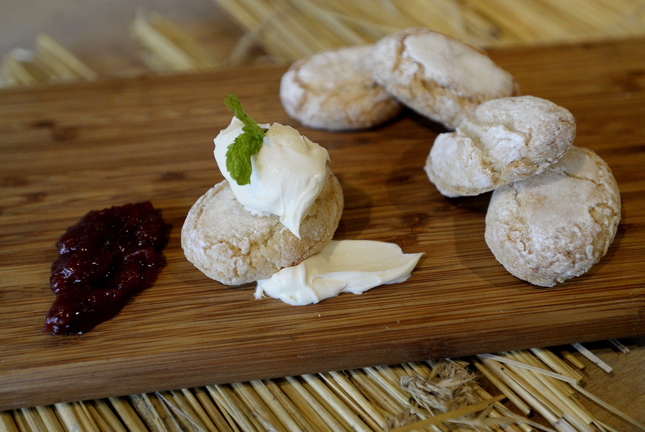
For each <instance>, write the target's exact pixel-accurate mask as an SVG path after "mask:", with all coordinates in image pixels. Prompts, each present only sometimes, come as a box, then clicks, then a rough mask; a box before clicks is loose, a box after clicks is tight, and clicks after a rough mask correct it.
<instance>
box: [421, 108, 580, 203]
mask: <svg viewBox="0 0 645 432" xmlns="http://www.w3.org/2000/svg"><path fill="white" fill-rule="evenodd" d="M575 133H576V124H575V118H574V117H573V115H572V114H571V112H569V111H568V110H567V109H565V108H563V107H560V106H558V105H556V104H555V103H553V102H551V101H548V100H546V99H541V98H537V97H534V96H516V97H507V98H500V99H494V100H491V101H487V102H484V103H482V104H481V105H479V106H478V107H477V109H476V110H475V111H474V113H473V115H472V116H470V117H468V118H466V119H464V121H463V122H462V123H461V124H460V125H459V126H458V127H457V129H456V130H455V131H454V132H451V133H442V134H439V135H438V136H437V138H436V139H435V142H434V144H433V146H432V149H431V150H430V153H429V155H428V158H427V160H426V165H425V171H426V173H427V174H428V178H429V179H430V181H431V182H432V183H433V184H434V185H435V186H436V187H437V189H438V190H439V191H440V192H441V193H442V194H443V195H445V196H449V197H455V196H465V195H479V194H481V193H484V192H488V191H491V190H493V189H496V188H498V187H501V186H504V185H506V184H509V183H511V182H515V181H518V180H522V179H524V178H527V177H529V176H531V175H535V174H539V173H540V172H542V171H544V169H546V167H548V166H549V165H551V164H553V163H555V162H556V161H557V160H558V159H559V158H560V157H562V155H563V154H564V153H565V152H566V151H567V150H568V149H569V148H570V147H571V145H572V143H573V140H574V138H575Z"/></svg>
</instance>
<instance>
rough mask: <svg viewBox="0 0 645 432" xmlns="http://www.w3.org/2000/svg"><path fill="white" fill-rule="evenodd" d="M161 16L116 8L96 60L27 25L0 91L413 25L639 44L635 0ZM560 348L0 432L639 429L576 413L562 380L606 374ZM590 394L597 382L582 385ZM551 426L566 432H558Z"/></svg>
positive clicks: (254, 2) (291, 52)
mask: <svg viewBox="0 0 645 432" xmlns="http://www.w3.org/2000/svg"><path fill="white" fill-rule="evenodd" d="M146 6H147V7H148V8H149V7H150V6H151V5H150V4H147V5H146ZM209 6H210V9H209ZM116 7H118V6H115V8H116ZM164 7H165V9H164V13H165V15H167V16H163V15H158V14H155V13H154V12H149V11H148V12H146V13H142V12H141V11H138V12H137V13H134V12H133V11H132V10H130V9H127V10H126V12H125V14H126V15H127V14H129V15H128V16H127V17H126V18H125V19H126V21H128V23H127V25H128V30H129V31H127V32H123V31H118V33H119V34H124V33H125V34H127V38H128V42H127V43H125V42H124V43H123V44H121V45H119V44H117V46H118V47H122V48H123V49H121V50H119V49H116V50H115V51H110V50H104V52H109V56H108V58H107V59H106V58H105V57H103V58H98V57H96V56H92V55H91V54H90V53H89V51H88V50H87V49H85V48H84V47H83V46H82V45H78V44H76V43H75V41H77V40H78V38H70V37H67V36H64V35H66V34H67V33H64V34H63V33H61V35H63V36H61V37H57V33H56V31H57V28H56V27H52V26H51V25H50V26H49V27H47V29H48V30H51V31H50V32H49V33H50V35H53V39H52V38H49V37H47V36H45V35H42V36H41V37H40V38H36V34H38V33H41V31H42V28H41V27H39V26H38V25H33V26H31V27H30V26H28V25H27V26H24V28H25V30H24V31H25V33H29V32H31V34H28V35H27V37H26V38H23V39H22V41H25V40H26V41H29V40H35V42H34V47H33V50H31V48H30V47H27V48H28V49H27V51H23V52H22V54H20V53H18V54H16V52H15V51H13V50H10V49H8V48H7V47H3V52H1V53H0V54H2V55H3V60H2V65H1V68H0V83H2V84H3V85H5V86H17V85H30V84H41V83H46V82H56V81H61V80H66V81H69V80H91V79H96V78H97V77H100V76H103V75H123V76H131V75H133V74H135V75H136V74H138V73H150V72H157V73H173V72H185V71H190V70H197V69H204V68H219V67H231V66H243V65H249V64H254V63H258V62H263V63H264V62H273V63H288V62H291V61H293V60H295V59H297V58H299V57H302V56H306V55H309V54H312V53H315V52H318V51H322V50H325V49H330V48H334V47H338V46H344V45H350V44H357V43H369V42H373V41H375V40H377V39H378V38H380V37H382V36H383V35H385V34H388V33H391V32H393V31H396V30H398V29H402V28H406V27H411V26H418V25H420V26H426V27H429V28H432V29H434V30H437V31H441V32H444V33H447V34H449V35H452V36H455V37H457V38H460V39H462V40H464V41H466V42H469V43H472V44H474V45H478V46H481V47H484V48H487V47H502V46H517V45H530V44H554V43H570V42H580V41H594V40H605V39H616V38H624V37H634V36H642V35H645V1H643V0H588V1H587V0H566V1H560V0H534V1H531V0H523V1H510V0H498V1H495V2H488V1H484V0H461V1H457V0H400V1H395V0H390V1H388V0H370V1H361V2H358V1H357V2H347V1H343V0H331V1H315V0H284V1H269V0H237V1H236V0H214V1H212V2H209V5H208V6H205V5H204V4H201V5H200V6H199V7H194V8H193V9H192V11H193V12H194V13H195V14H194V16H193V17H190V16H189V15H186V14H179V13H178V14H176V16H177V17H178V20H177V22H173V20H172V18H173V16H174V14H173V10H172V7H168V5H167V4H164ZM175 7H176V5H175ZM200 8H201V9H200ZM206 9H208V10H209V11H210V10H211V9H212V11H210V12H209V13H208V14H205V13H203V12H202V11H203V10H206ZM168 16H169V17H170V19H169V18H168ZM198 16H199V17H198ZM204 17H207V18H204ZM209 19H210V21H208V20H209ZM114 22H115V23H117V22H118V20H115V21H114ZM193 24H194V25H193ZM6 39H7V40H8V38H6ZM54 39H56V41H57V42H56V41H54ZM16 40H19V39H16ZM132 46H134V47H135V49H132ZM75 48H78V49H75ZM26 54H29V55H26ZM52 56H54V57H56V58H57V59H58V60H60V59H63V63H66V65H67V68H65V67H61V68H59V69H57V70H56V71H54V70H52V68H51V67H48V65H47V61H48V59H51V57H52ZM629 343H630V344H631V348H633V347H634V346H635V347H637V348H640V345H642V341H636V342H634V341H629ZM595 348H597V349H598V350H599V351H600V352H601V353H603V355H609V356H610V357H611V358H612V359H613V360H615V359H618V358H619V357H618V356H624V355H627V352H628V350H629V349H628V348H627V347H625V346H624V345H622V344H620V343H618V342H616V341H615V342H612V343H610V342H606V343H603V344H597V345H596V346H595ZM569 351H571V347H568V349H565V348H562V347H558V348H551V349H543V350H538V349H536V350H530V351H522V352H515V353H500V355H499V357H496V358H490V357H478V358H471V359H462V360H463V361H464V362H465V363H464V366H465V367H466V368H467V369H468V370H471V371H477V372H478V374H477V383H474V382H471V381H468V382H466V383H465V384H464V383H460V384H459V385H457V386H456V387H454V388H452V387H450V384H451V383H450V381H451V380H454V378H455V375H454V371H453V374H452V375H450V376H443V375H442V374H441V373H440V372H441V370H440V368H441V367H442V366H445V365H446V364H451V363H452V362H451V361H439V362H436V361H431V360H429V361H428V362H427V363H415V364H403V365H396V366H383V367H379V368H366V369H361V370H352V371H342V372H336V373H325V374H319V375H308V376H301V377H289V378H283V379H278V380H267V381H258V382H251V383H233V384H229V385H224V386H206V387H202V388H194V389H179V390H177V391H172V392H159V393H154V394H139V395H131V396H127V397H118V398H109V399H104V400H95V401H85V402H74V403H65V404H57V405H52V406H41V407H28V408H23V409H18V410H12V411H6V412H0V431H31V430H33V431H39V430H53V431H66V430H70V431H72V430H89V431H94V430H97V431H104V430H106V431H107V430H159V431H178V430H249V431H255V430H257V431H262V430H269V431H273V430H278V431H281V430H304V431H307V430H330V431H331V430H387V429H389V428H392V427H394V426H395V425H398V426H402V425H404V424H405V423H407V422H411V421H415V420H417V421H418V420H423V419H430V418H431V417H432V416H434V415H437V414H440V413H442V412H448V414H446V415H444V418H445V419H448V418H450V417H452V418H455V417H460V416H461V417H460V418H461V420H459V421H458V422H457V423H450V422H449V421H448V420H445V421H442V422H438V423H437V424H435V425H431V426H428V425H427V424H426V426H424V429H421V428H420V429H418V430H435V431H455V430H500V431H501V430H504V431H528V430H591V431H593V430H643V425H642V424H640V423H638V419H629V418H628V419H619V416H620V415H619V414H616V413H611V408H604V409H603V410H604V411H606V412H607V413H609V414H607V415H605V414H600V417H595V414H593V415H592V414H590V413H589V412H590V411H588V410H587V408H585V407H596V409H595V411H596V412H597V411H598V410H597V404H598V403H599V402H598V401H595V402H594V403H592V404H589V403H588V401H589V400H592V399H589V398H588V397H587V396H585V395H584V389H581V388H576V387H579V386H578V385H577V384H575V383H574V384H572V383H571V379H573V380H574V381H576V380H578V379H582V381H584V382H586V383H587V384H589V385H590V386H591V387H594V383H593V380H594V379H600V380H605V379H607V380H611V379H612V375H610V374H607V375H606V377H604V376H602V374H604V373H605V372H604V371H603V372H600V374H601V375H599V373H598V371H593V370H592V371H589V370H590V368H595V367H597V366H595V365H594V364H593V361H592V360H595V359H597V357H596V358H594V357H593V354H591V356H592V357H590V358H587V357H585V356H584V355H582V354H581V353H580V352H576V350H573V351H574V352H575V355H573V354H571V353H570V352H569ZM607 353H608V354H607ZM590 359H591V360H590ZM509 360H510V361H511V362H513V361H515V362H518V361H519V362H522V363H523V364H524V365H526V364H528V365H530V366H532V367H533V368H535V367H538V368H540V369H547V370H548V371H550V372H551V373H553V374H557V375H559V377H557V378H552V377H549V378H548V379H546V380H545V379H543V378H541V377H543V376H544V375H543V374H540V373H537V374H536V373H534V372H532V371H530V369H526V366H517V365H515V366H514V367H515V369H513V368H512V367H511V366H507V368H506V369H507V370H510V372H511V373H513V374H515V375H516V376H517V375H519V376H522V377H523V380H524V381H525V382H530V383H531V384H532V386H529V388H530V389H531V391H528V392H526V391H525V392H524V393H526V394H524V393H523V392H522V390H521V389H520V390H517V389H516V390H513V389H508V388H507V386H506V385H505V384H504V378H500V377H503V376H504V373H495V371H496V370H498V369H499V368H500V367H501V368H504V366H503V365H508V363H505V362H507V361H509ZM621 361H626V362H629V360H624V359H623V360H621ZM459 364H461V363H459ZM601 366H604V365H603V364H601ZM465 370H466V369H464V371H465ZM527 370H528V371H529V372H527ZM598 370H600V369H598ZM640 370H641V371H642V368H641V369H640ZM636 371H638V369H636ZM459 373H461V372H459ZM612 374H614V375H615V373H612ZM536 376H537V377H538V378H536ZM562 376H565V377H569V381H567V380H565V381H561V380H560V379H561V377H562ZM401 377H417V378H418V379H420V380H421V381H422V382H424V383H426V384H427V387H426V388H425V390H423V391H421V393H415V392H414V391H413V390H410V388H407V389H404V386H403V384H402V382H403V381H402V380H401ZM496 377H497V378H496ZM598 377H600V378H598ZM500 379H501V381H500ZM431 384H432V385H431ZM602 385H603V384H600V385H599V384H597V383H596V384H595V387H596V388H597V387H602ZM432 386H435V387H432ZM543 387H545V388H546V389H544V388H543ZM437 388H443V389H444V390H445V389H446V388H447V389H448V390H450V391H453V390H454V392H453V393H451V396H450V397H448V398H447V399H446V400H448V401H450V400H453V401H454V400H457V399H458V393H459V392H460V391H464V389H467V390H468V391H470V392H471V393H472V394H474V395H475V397H476V398H477V401H478V402H477V403H480V402H482V401H485V400H488V399H490V398H491V397H492V396H491V395H493V396H497V395H502V394H506V395H507V397H508V395H509V394H512V395H515V396H517V400H516V401H511V402H506V401H505V402H504V405H501V404H500V403H499V402H497V403H496V405H495V407H493V406H492V405H491V404H489V403H485V404H484V405H485V406H482V407H479V408H480V409H479V410H477V411H476V412H475V414H474V415H471V416H470V417H463V414H464V413H463V412H461V411H456V410H458V409H459V408H458V407H457V406H456V405H455V406H446V407H443V408H441V407H436V406H430V405H429V404H428V400H429V399H428V398H429V397H431V396H433V395H434V396H437V395H438V394H439V393H438V390H436V389H437ZM44 391H46V389H44ZM641 396H642V395H641ZM451 398H452V399H451ZM558 398H559V399H558ZM582 399H586V400H582ZM558 400H560V402H561V403H560V402H557V401H558ZM639 400H640V401H642V400H643V399H642V397H641V398H640V399H639ZM563 401H564V402H563ZM571 401H573V402H571ZM609 402H612V401H609ZM470 403H471V404H472V403H473V402H472V401H471V402H470ZM636 403H638V401H636ZM563 404H564V405H563ZM486 407H488V408H486ZM505 407H509V408H510V412H506V408H505ZM444 408H445V409H444ZM592 411H593V409H592ZM514 415H519V416H521V417H522V418H527V417H528V416H529V415H535V416H534V417H532V421H535V422H537V424H533V425H532V426H531V425H529V423H526V422H524V423H522V422H519V421H518V420H517V419H513V418H511V417H510V416H514ZM496 417H497V418H499V417H505V418H506V420H505V422H506V424H505V425H497V423H498V422H497V421H495V418H496ZM616 419H619V423H618V424H619V425H620V426H615V427H620V428H621V429H612V428H611V427H610V426H608V425H607V423H604V422H608V423H611V422H614V421H616ZM640 421H642V417H641V419H640ZM397 422H398V423H397ZM563 422H565V423H566V424H567V425H569V426H570V427H572V429H566V428H565V425H563V424H564V423H563ZM579 423H582V424H579ZM612 424H616V423H612ZM426 428H427V429H426ZM401 430H412V429H401Z"/></svg>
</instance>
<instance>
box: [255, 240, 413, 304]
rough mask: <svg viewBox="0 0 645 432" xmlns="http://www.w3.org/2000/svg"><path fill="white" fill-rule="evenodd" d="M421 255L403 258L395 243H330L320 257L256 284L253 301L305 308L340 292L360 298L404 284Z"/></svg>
mask: <svg viewBox="0 0 645 432" xmlns="http://www.w3.org/2000/svg"><path fill="white" fill-rule="evenodd" d="M421 255H423V253H411V254H404V253H403V252H402V251H401V248H400V247H399V246H398V245H396V244H394V243H386V242H379V241H372V240H332V241H331V242H329V244H328V245H327V246H325V248H324V249H323V250H322V251H321V252H320V253H319V254H317V255H314V256H311V257H309V258H307V259H306V260H304V261H303V262H301V263H300V264H298V265H296V266H293V267H286V268H283V269H282V270H280V271H279V272H277V273H275V274H274V275H273V276H272V277H271V278H269V279H264V280H259V281H258V285H257V288H256V290H255V298H256V299H260V298H262V297H264V296H265V295H268V296H270V297H273V298H276V299H278V300H282V301H283V302H285V303H288V304H290V305H294V306H304V305H308V304H312V303H318V302H320V301H321V300H324V299H327V298H330V297H335V296H337V295H338V294H340V293H343V292H348V293H353V294H362V293H363V292H365V291H367V290H369V289H371V288H374V287H377V286H379V285H384V284H393V283H399V282H403V281H405V280H407V279H408V278H409V277H410V275H411V273H412V270H413V269H414V267H415V266H416V265H417V262H418V261H419V258H421Z"/></svg>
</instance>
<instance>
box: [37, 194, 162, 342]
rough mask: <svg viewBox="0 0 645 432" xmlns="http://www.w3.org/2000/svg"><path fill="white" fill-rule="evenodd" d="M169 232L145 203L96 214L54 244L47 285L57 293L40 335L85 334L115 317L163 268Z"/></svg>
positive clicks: (101, 211) (108, 209) (112, 208)
mask: <svg viewBox="0 0 645 432" xmlns="http://www.w3.org/2000/svg"><path fill="white" fill-rule="evenodd" d="M166 233H167V227H166V224H165V222H164V220H163V218H162V217H161V212H160V211H159V210H157V209H155V208H154V207H153V206H152V204H151V203H150V202H148V201H145V202H140V203H135V204H126V205H123V206H116V207H110V208H107V209H103V210H94V211H90V212H89V213H87V214H86V215H85V216H83V217H82V218H81V219H80V220H79V221H78V223H76V224H75V225H73V226H71V227H69V228H68V229H67V231H66V232H65V234H63V236H62V237H61V238H60V239H59V240H58V242H57V243H56V248H57V249H58V254H59V255H58V258H57V259H56V261H54V263H53V264H52V267H51V277H50V285H51V290H52V291H53V292H54V294H56V300H54V303H53V304H52V307H51V309H50V310H49V313H48V314H47V318H46V319H45V326H44V328H43V332H45V333H50V332H51V333H53V334H55V335H59V334H80V333H85V332H87V331H89V330H91V329H92V328H94V327H95V326H96V325H97V324H99V323H101V322H103V321H106V320H109V319H111V318H114V317H115V316H116V315H117V314H118V313H119V311H120V310H121V309H122V308H123V306H125V304H126V303H127V302H128V300H129V299H130V298H131V297H132V296H133V295H134V294H136V293H138V292H140V291H142V290H144V289H145V288H148V287H149V286H151V285H152V284H153V283H154V282H155V280H156V279H157V275H158V274H159V272H160V271H161V269H162V268H163V266H164V265H165V260H164V256H163V254H162V250H163V248H164V246H165V245H166Z"/></svg>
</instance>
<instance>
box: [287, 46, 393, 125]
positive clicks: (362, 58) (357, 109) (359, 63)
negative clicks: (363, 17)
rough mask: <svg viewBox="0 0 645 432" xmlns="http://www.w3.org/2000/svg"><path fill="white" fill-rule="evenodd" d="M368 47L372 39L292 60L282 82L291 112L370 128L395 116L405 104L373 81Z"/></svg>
mask: <svg viewBox="0 0 645 432" xmlns="http://www.w3.org/2000/svg"><path fill="white" fill-rule="evenodd" d="M370 53H371V46H369V45H365V46H355V47H347V48H340V49H338V50H333V51H326V52H322V53H319V54H316V55H313V56H311V57H307V58H304V59H300V60H298V61H296V62H294V63H293V64H292V65H291V67H290V68H289V70H288V71H287V72H286V73H285V74H284V75H283V76H282V79H281V82H280V100H281V102H282V105H283V107H284V109H285V111H286V112H287V114H289V116H291V117H292V118H294V119H296V120H297V121H299V122H300V123H302V124H303V125H305V126H308V127H311V128H314V129H326V130H331V131H342V130H352V129H366V128H370V127H373V126H376V125H379V124H381V123H383V122H385V121H387V120H389V119H391V118H393V117H394V116H396V115H397V114H398V113H399V112H400V111H401V109H402V106H401V105H400V104H399V103H398V102H397V101H395V100H394V99H393V98H392V97H391V96H390V95H389V93H387V92H386V91H385V90H384V89H383V88H382V87H381V86H379V85H378V84H376V82H375V81H374V79H373V77H372V73H371V70H370V67H369V63H368V56H369V55H370Z"/></svg>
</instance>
